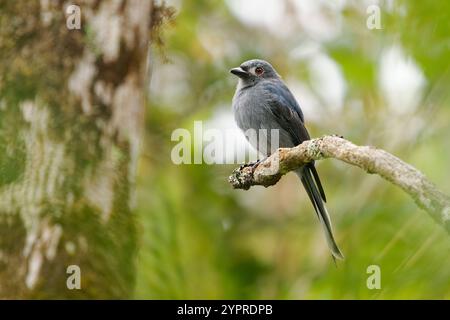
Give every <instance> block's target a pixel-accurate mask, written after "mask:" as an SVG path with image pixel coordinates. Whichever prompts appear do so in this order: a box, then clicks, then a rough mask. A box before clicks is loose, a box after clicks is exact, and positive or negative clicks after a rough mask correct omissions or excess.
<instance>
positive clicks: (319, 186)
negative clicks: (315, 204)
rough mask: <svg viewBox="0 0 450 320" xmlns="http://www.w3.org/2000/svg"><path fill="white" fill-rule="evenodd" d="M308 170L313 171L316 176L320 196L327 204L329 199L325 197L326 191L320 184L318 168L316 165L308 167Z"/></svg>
mask: <svg viewBox="0 0 450 320" xmlns="http://www.w3.org/2000/svg"><path fill="white" fill-rule="evenodd" d="M308 168H309V169H311V172H312V174H313V176H314V181H315V182H316V185H317V187H318V188H319V192H320V195H321V196H322V200H323V202H327V198H326V197H325V191H323V188H322V183H321V182H320V178H319V174H318V173H317V170H316V167H315V166H314V164H312V165H308Z"/></svg>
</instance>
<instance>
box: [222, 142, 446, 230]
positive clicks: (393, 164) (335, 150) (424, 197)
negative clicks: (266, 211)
mask: <svg viewBox="0 0 450 320" xmlns="http://www.w3.org/2000/svg"><path fill="white" fill-rule="evenodd" d="M327 158H335V159H338V160H341V161H344V162H346V163H348V164H351V165H354V166H357V167H360V168H361V169H363V170H365V171H367V172H368V173H371V174H378V175H379V176H381V177H382V178H384V179H386V180H387V181H389V182H391V183H393V184H394V185H396V186H398V187H400V188H401V189H402V190H403V191H405V192H406V193H407V194H409V195H410V196H411V197H412V198H413V199H414V201H415V202H416V204H417V205H418V206H419V207H420V208H422V209H424V210H425V211H426V212H428V213H429V214H430V215H431V217H432V218H433V219H434V220H435V221H436V222H437V223H438V224H440V225H442V226H443V227H444V228H445V229H446V230H447V232H448V233H450V197H449V196H447V195H445V194H444V193H442V192H441V191H439V190H438V189H437V188H436V186H435V185H434V184H433V183H432V182H431V181H429V180H428V179H427V177H426V176H425V175H424V174H423V173H422V172H420V171H419V170H417V169H416V168H414V167H413V166H411V165H409V164H407V163H405V162H403V161H402V160H400V159H399V158H397V157H395V156H393V155H392V154H390V153H388V152H386V151H384V150H381V149H377V148H375V147H371V146H357V145H355V144H353V143H351V142H350V141H347V140H345V139H343V138H341V137H338V136H324V137H322V138H318V139H312V140H308V141H305V142H303V143H302V144H300V145H298V146H297V147H294V148H282V149H278V150H277V152H275V153H274V154H272V155H271V156H270V157H269V158H267V159H265V160H264V161H262V162H260V163H259V164H258V165H257V166H256V167H252V166H248V165H244V166H241V167H240V168H237V169H235V170H234V171H233V173H232V175H231V176H230V178H229V181H230V183H231V185H232V186H233V187H234V188H237V189H246V190H247V189H249V188H250V187H251V186H254V185H262V186H265V187H268V186H271V185H274V184H276V183H277V182H278V180H280V178H281V176H283V175H284V174H286V173H288V172H289V171H292V170H295V169H298V168H299V167H301V166H303V165H304V164H306V163H309V162H312V161H315V160H322V159H327Z"/></svg>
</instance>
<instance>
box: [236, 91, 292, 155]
mask: <svg viewBox="0 0 450 320" xmlns="http://www.w3.org/2000/svg"><path fill="white" fill-rule="evenodd" d="M233 112H234V118H235V120H236V123H237V125H238V127H239V128H240V129H241V130H242V131H243V132H244V134H245V136H246V137H247V139H248V140H249V142H250V144H252V146H253V147H254V148H256V149H257V150H258V151H259V152H261V153H262V154H264V155H266V156H268V155H270V154H272V153H273V152H275V150H276V149H277V148H279V147H293V146H294V144H293V143H292V141H291V138H290V136H289V133H288V132H286V131H285V130H284V129H282V128H281V127H280V124H279V122H278V119H277V117H276V116H275V115H274V114H273V113H272V110H271V107H270V96H269V95H268V92H266V91H265V90H264V89H263V88H262V87H261V86H259V85H255V86H253V87H250V88H244V89H238V90H237V91H236V93H235V95H234V98H233Z"/></svg>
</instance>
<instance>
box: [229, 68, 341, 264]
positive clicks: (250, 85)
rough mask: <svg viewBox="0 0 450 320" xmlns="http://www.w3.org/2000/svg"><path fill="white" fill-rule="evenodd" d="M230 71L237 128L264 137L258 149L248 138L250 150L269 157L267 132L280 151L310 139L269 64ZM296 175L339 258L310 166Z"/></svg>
mask: <svg viewBox="0 0 450 320" xmlns="http://www.w3.org/2000/svg"><path fill="white" fill-rule="evenodd" d="M230 72H231V73H232V74H234V75H236V76H237V77H238V78H239V82H238V85H237V88H236V93H235V94H234V97H233V112H234V118H235V120H236V123H237V125H238V126H239V128H240V129H241V130H243V131H244V133H245V132H249V130H256V131H258V130H260V129H265V130H262V132H264V133H265V134H266V135H265V139H266V140H267V141H266V143H267V147H266V148H261V147H260V146H261V145H262V144H261V141H260V140H255V139H249V142H250V143H252V145H253V147H255V148H256V149H257V150H258V151H259V152H261V153H263V154H264V155H265V156H270V154H271V153H273V152H274V151H275V150H274V149H276V147H277V146H275V145H271V142H270V141H271V140H272V139H271V131H270V130H271V129H278V137H279V141H278V144H279V147H282V148H291V147H294V146H297V145H299V144H301V143H302V142H303V141H305V140H309V139H310V137H309V133H308V131H307V130H306V128H305V125H304V118H303V113H302V110H301V109H300V106H299V105H298V103H297V101H296V100H295V98H294V96H293V95H292V93H291V92H290V91H289V89H288V87H287V86H286V85H285V84H284V82H283V81H282V80H281V78H280V76H279V75H278V73H277V72H276V71H275V69H274V68H273V67H272V66H271V65H270V63H268V62H267V61H264V60H258V59H255V60H249V61H246V62H244V63H242V64H241V65H240V67H238V68H233V69H231V70H230ZM247 138H248V137H247ZM262 149H265V150H262ZM296 174H297V175H298V177H299V178H300V180H301V182H302V184H303V186H304V187H305V190H306V193H307V194H308V196H309V198H310V200H311V202H312V204H313V206H314V210H315V211H316V213H317V216H318V218H319V221H320V223H321V224H322V226H323V229H324V232H325V236H326V240H327V243H328V246H329V248H330V250H331V253H332V255H333V257H334V258H337V259H343V258H344V257H343V255H342V253H341V251H340V250H339V248H338V246H337V244H336V241H335V240H334V237H333V230H332V226H331V221H330V216H329V215H328V212H327V209H326V208H325V202H326V198H325V193H324V191H323V188H322V184H321V183H320V179H319V175H318V174H317V171H316V168H315V166H314V163H309V164H307V165H305V166H303V167H302V168H300V169H298V170H296Z"/></svg>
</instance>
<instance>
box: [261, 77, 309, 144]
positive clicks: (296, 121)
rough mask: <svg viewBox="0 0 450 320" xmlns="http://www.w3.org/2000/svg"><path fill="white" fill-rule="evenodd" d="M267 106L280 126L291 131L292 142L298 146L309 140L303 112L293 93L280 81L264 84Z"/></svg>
mask: <svg viewBox="0 0 450 320" xmlns="http://www.w3.org/2000/svg"><path fill="white" fill-rule="evenodd" d="M263 90H264V94H265V95H266V101H268V102H267V107H268V109H269V112H270V113H271V114H272V115H273V116H274V118H275V119H276V121H277V122H278V124H279V125H280V128H281V129H283V130H285V131H287V132H289V134H290V136H291V139H292V143H293V144H294V145H295V146H296V145H299V144H300V143H302V142H303V141H305V140H309V139H310V137H309V133H308V131H307V130H306V128H305V125H304V123H303V121H304V118H303V113H302V110H301V109H300V106H299V105H298V103H297V101H296V100H295V98H294V96H293V95H292V93H291V92H290V91H289V89H288V88H287V87H286V85H285V84H284V83H283V82H282V81H280V80H277V81H267V82H265V83H264V84H263Z"/></svg>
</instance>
